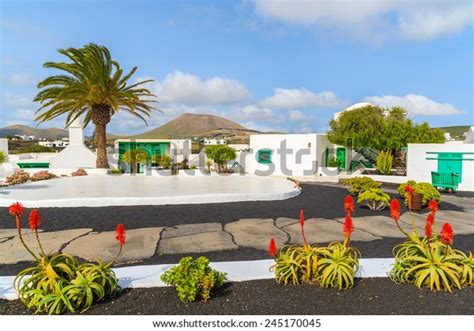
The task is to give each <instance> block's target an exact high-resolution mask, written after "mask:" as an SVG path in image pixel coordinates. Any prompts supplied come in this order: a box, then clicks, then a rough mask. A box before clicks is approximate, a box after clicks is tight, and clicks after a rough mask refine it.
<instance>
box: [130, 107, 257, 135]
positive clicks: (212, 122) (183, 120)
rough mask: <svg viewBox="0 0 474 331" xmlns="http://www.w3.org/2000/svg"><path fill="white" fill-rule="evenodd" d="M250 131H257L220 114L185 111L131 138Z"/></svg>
mask: <svg viewBox="0 0 474 331" xmlns="http://www.w3.org/2000/svg"><path fill="white" fill-rule="evenodd" d="M251 133H258V131H255V130H249V129H247V128H245V127H243V126H242V125H240V124H237V123H235V122H232V121H231V120H228V119H226V118H223V117H220V116H215V115H210V114H187V113H186V114H183V115H181V116H178V117H177V118H175V119H174V120H171V121H170V122H168V123H166V124H164V125H162V126H160V127H158V128H156V129H153V130H150V131H148V132H145V133H142V134H139V135H136V136H134V137H133V138H138V139H146V138H148V139H159V138H163V139H169V138H191V137H234V136H235V137H240V136H242V137H245V136H248V135H249V134H251Z"/></svg>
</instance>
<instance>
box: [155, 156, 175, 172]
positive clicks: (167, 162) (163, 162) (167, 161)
mask: <svg viewBox="0 0 474 331" xmlns="http://www.w3.org/2000/svg"><path fill="white" fill-rule="evenodd" d="M153 161H154V162H155V163H156V164H158V166H160V167H162V168H163V169H169V168H171V165H172V164H173V159H172V158H171V156H169V155H160V154H156V155H155V156H154V158H153Z"/></svg>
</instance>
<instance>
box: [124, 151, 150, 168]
mask: <svg viewBox="0 0 474 331" xmlns="http://www.w3.org/2000/svg"><path fill="white" fill-rule="evenodd" d="M122 160H123V161H124V162H126V163H128V164H130V165H132V173H133V174H136V173H137V170H138V163H142V162H145V161H147V160H148V152H147V151H145V150H143V149H129V150H128V151H126V152H125V154H123V156H122Z"/></svg>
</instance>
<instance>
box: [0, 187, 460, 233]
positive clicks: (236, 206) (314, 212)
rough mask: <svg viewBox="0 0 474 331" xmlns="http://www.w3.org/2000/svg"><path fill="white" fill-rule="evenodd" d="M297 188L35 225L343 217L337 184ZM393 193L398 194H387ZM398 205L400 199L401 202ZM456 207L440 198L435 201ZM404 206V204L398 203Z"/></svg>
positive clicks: (57, 211)
mask: <svg viewBox="0 0 474 331" xmlns="http://www.w3.org/2000/svg"><path fill="white" fill-rule="evenodd" d="M301 186H302V193H301V194H300V195H299V196H297V197H295V198H292V199H287V200H277V201H248V202H229V203H210V204H189V205H161V206H112V207H70V208H40V212H41V216H42V224H41V227H42V228H43V229H44V230H45V231H59V230H67V229H75V228H76V229H77V228H93V229H94V231H99V232H100V231H113V230H115V227H116V225H117V223H123V224H124V225H125V228H126V229H136V228H146V227H159V226H174V225H178V224H190V223H207V222H220V223H222V224H227V223H230V222H234V221H237V220H239V219H242V218H277V217H290V218H298V217H299V212H300V209H301V208H303V209H304V212H305V215H306V218H313V217H322V218H339V217H343V216H344V210H343V203H344V198H345V196H346V195H347V189H346V188H345V187H342V186H339V185H321V184H302V185H301ZM391 195H392V197H397V198H398V194H391ZM401 205H402V206H403V204H401ZM440 207H441V208H446V209H450V210H462V209H460V208H459V207H458V206H455V205H452V204H449V203H447V202H443V203H442V204H441V206H440ZM402 208H404V207H402ZM389 214H390V211H389V210H388V209H385V210H383V211H379V212H374V211H371V210H369V209H368V208H364V207H360V206H357V208H356V211H355V213H354V216H356V217H357V216H373V215H386V216H389ZM0 215H1V219H0V229H6V228H14V227H15V222H14V221H13V219H12V218H11V216H9V215H8V208H5V207H3V208H0Z"/></svg>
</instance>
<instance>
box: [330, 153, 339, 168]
mask: <svg viewBox="0 0 474 331" xmlns="http://www.w3.org/2000/svg"><path fill="white" fill-rule="evenodd" d="M340 164H341V160H338V159H337V158H336V157H335V156H334V155H333V156H331V158H330V159H329V161H328V167H333V168H339V166H340Z"/></svg>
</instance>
